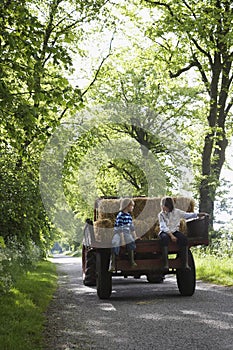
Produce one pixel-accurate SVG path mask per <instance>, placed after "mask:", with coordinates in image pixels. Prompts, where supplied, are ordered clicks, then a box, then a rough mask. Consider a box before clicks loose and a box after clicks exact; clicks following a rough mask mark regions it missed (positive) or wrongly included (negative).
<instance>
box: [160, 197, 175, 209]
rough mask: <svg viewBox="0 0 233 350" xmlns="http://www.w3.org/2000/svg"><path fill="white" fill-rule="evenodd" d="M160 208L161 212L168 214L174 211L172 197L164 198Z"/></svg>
mask: <svg viewBox="0 0 233 350" xmlns="http://www.w3.org/2000/svg"><path fill="white" fill-rule="evenodd" d="M161 207H162V209H163V211H167V212H170V211H172V210H173V209H174V201H173V199H172V197H164V198H162V199H161Z"/></svg>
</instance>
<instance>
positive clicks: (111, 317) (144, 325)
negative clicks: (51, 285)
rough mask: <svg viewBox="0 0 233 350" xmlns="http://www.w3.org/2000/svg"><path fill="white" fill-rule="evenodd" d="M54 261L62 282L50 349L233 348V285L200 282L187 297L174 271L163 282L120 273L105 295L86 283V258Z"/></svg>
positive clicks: (53, 309) (52, 311)
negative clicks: (105, 297) (108, 295)
mask: <svg viewBox="0 0 233 350" xmlns="http://www.w3.org/2000/svg"><path fill="white" fill-rule="evenodd" d="M72 259H74V260H72ZM53 262H55V263H56V265H57V270H58V274H59V288H58V290H57V292H56V294H55V296H54V299H53V302H52V303H51V305H50V307H49V310H48V313H47V318H48V321H47V329H46V333H45V337H46V339H47V345H46V346H47V347H46V348H45V350H65V349H66V350H71V349H77V350H105V349H111V350H119V349H124V350H125V349H127V350H148V348H149V349H152V350H155V349H161V350H163V349H174V350H180V349H182V348H184V349H187V348H189V349H190V350H197V349H218V350H226V349H232V347H231V346H232V343H233V326H232V324H233V312H232V311H231V310H232V309H233V290H232V289H227V288H224V287H218V286H213V285H209V284H203V283H201V282H197V289H196V292H195V294H194V295H193V296H192V297H182V296H181V295H180V294H179V291H178V287H177V284H176V278H175V276H172V275H169V276H167V277H166V279H165V281H164V282H163V283H161V284H150V283H148V282H147V280H146V278H145V277H142V278H140V279H134V278H131V277H129V278H123V277H114V278H113V288H112V295H111V298H110V299H108V300H100V299H99V298H98V296H97V293H96V287H86V286H84V285H83V282H82V272H81V259H80V258H71V257H61V256H60V257H56V258H54V259H53ZM171 327H172V331H169V332H168V330H169V329H171ZM164 334H166V337H165V336H164Z"/></svg>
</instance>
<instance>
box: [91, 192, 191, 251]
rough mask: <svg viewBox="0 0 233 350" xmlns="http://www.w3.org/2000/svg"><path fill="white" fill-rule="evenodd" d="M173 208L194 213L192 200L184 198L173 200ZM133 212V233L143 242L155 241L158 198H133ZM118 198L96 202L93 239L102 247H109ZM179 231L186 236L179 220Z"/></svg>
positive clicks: (182, 224) (157, 228) (184, 223)
mask: <svg viewBox="0 0 233 350" xmlns="http://www.w3.org/2000/svg"><path fill="white" fill-rule="evenodd" d="M173 199H174V202H175V207H176V208H179V209H181V210H184V211H187V212H193V211H194V205H195V203H194V200H193V199H191V198H186V197H176V198H173ZM133 200H134V202H135V207H134V211H133V213H132V217H133V223H134V226H135V231H136V233H137V236H138V237H141V239H143V240H151V239H157V238H158V233H159V222H158V214H159V212H160V211H161V206H160V202H161V198H160V197H153V198H149V197H134V198H133ZM120 201H121V199H120V198H117V199H101V200H100V201H99V202H98V207H97V212H98V215H97V217H98V219H97V221H95V222H94V233H95V238H96V240H97V241H98V242H102V243H103V244H104V246H111V241H112V236H113V228H114V223H115V219H116V216H117V214H118V212H119V208H120ZM180 231H181V232H183V233H184V234H187V227H186V222H185V220H181V225H180Z"/></svg>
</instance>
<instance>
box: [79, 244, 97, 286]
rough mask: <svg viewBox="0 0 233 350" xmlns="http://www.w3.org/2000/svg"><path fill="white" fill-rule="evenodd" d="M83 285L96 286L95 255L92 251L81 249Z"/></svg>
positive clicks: (85, 248)
mask: <svg viewBox="0 0 233 350" xmlns="http://www.w3.org/2000/svg"><path fill="white" fill-rule="evenodd" d="M82 269H83V284H84V285H85V286H89V287H91V286H96V253H95V251H94V250H93V249H87V247H85V246H84V245H83V249H82Z"/></svg>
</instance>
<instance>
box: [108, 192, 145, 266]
mask: <svg viewBox="0 0 233 350" xmlns="http://www.w3.org/2000/svg"><path fill="white" fill-rule="evenodd" d="M133 209H134V201H133V200H132V199H130V198H124V199H122V200H121V204H120V211H119V213H118V214H117V217H116V221H115V225H114V235H113V238H112V264H111V268H110V271H114V270H115V268H116V255H119V252H120V246H121V245H123V246H124V245H126V248H127V250H128V254H129V260H130V264H131V266H133V267H134V266H137V264H136V262H135V261H134V251H135V249H136V243H135V240H136V239H137V238H138V237H137V235H136V232H135V228H134V225H133V220H132V216H131V213H132V211H133Z"/></svg>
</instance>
